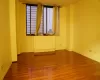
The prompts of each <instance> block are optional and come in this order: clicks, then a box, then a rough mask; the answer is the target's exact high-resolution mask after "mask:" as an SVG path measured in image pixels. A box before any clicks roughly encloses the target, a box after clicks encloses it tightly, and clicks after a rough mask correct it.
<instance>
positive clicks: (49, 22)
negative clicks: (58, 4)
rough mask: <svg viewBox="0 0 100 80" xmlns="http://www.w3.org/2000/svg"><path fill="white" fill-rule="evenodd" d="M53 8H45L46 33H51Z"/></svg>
mask: <svg viewBox="0 0 100 80" xmlns="http://www.w3.org/2000/svg"><path fill="white" fill-rule="evenodd" d="M52 20H53V8H47V32H48V34H49V33H52V23H53V21H52Z"/></svg>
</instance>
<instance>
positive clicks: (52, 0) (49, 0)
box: [19, 0, 79, 6]
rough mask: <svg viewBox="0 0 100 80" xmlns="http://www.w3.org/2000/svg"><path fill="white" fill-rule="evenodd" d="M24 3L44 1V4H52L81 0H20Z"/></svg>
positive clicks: (65, 4) (66, 3)
mask: <svg viewBox="0 0 100 80" xmlns="http://www.w3.org/2000/svg"><path fill="white" fill-rule="evenodd" d="M19 1H21V2H23V3H42V4H50V5H64V6H67V5H68V4H71V3H75V2H77V1H79V0H19Z"/></svg>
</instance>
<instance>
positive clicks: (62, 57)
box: [4, 50, 100, 80]
mask: <svg viewBox="0 0 100 80" xmlns="http://www.w3.org/2000/svg"><path fill="white" fill-rule="evenodd" d="M49 53H50V52H49ZM4 80H100V63H98V62H96V61H93V60H91V59H89V58H86V57H84V56H82V55H80V54H77V53H74V52H68V51H66V50H62V51H55V52H51V54H49V55H46V54H45V55H35V56H34V53H22V54H21V55H19V56H18V62H17V63H13V64H12V65H11V67H10V69H9V71H8V73H7V74H6V76H5V78H4Z"/></svg>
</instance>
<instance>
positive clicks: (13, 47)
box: [9, 0, 17, 61]
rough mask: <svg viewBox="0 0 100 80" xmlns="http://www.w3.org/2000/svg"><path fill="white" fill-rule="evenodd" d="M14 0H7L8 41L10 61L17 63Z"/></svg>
mask: <svg viewBox="0 0 100 80" xmlns="http://www.w3.org/2000/svg"><path fill="white" fill-rule="evenodd" d="M15 7H16V6H15V0H9V15H10V37H11V38H10V40H11V54H12V61H17V43H16V13H15V12H16V8H15Z"/></svg>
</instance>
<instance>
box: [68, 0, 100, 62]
mask: <svg viewBox="0 0 100 80" xmlns="http://www.w3.org/2000/svg"><path fill="white" fill-rule="evenodd" d="M70 10H72V11H71V14H72V16H73V18H72V19H71V22H72V23H71V24H72V27H73V29H72V30H71V32H72V36H73V38H72V40H71V42H72V43H73V46H72V50H73V51H75V52H78V53H80V54H82V55H84V56H87V57H89V58H91V59H94V60H96V61H99V62H100V1H99V0H80V1H79V2H77V3H75V4H73V5H71V7H70Z"/></svg>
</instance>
